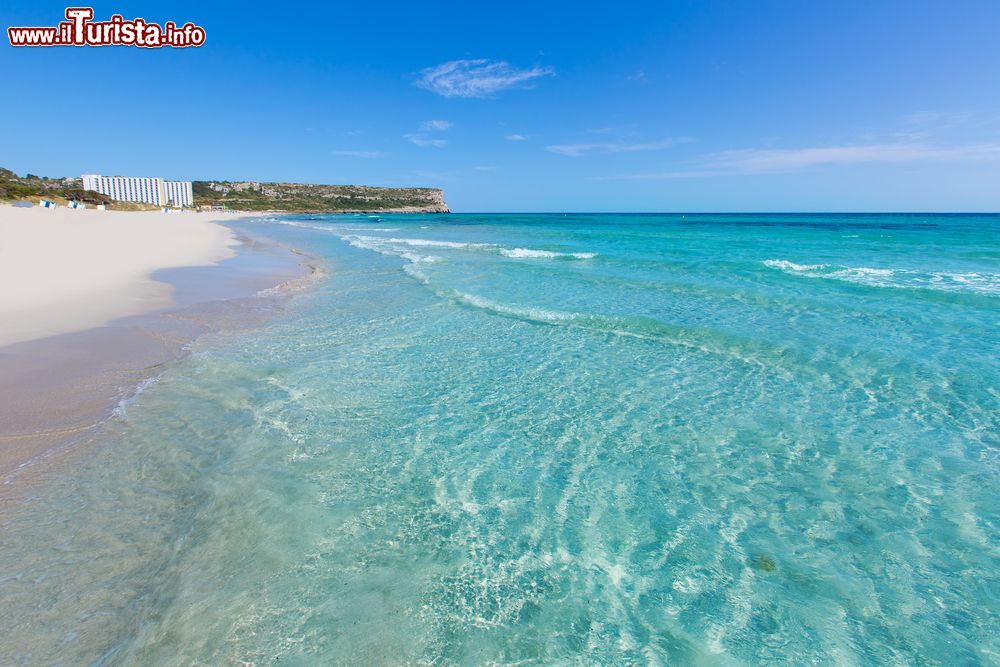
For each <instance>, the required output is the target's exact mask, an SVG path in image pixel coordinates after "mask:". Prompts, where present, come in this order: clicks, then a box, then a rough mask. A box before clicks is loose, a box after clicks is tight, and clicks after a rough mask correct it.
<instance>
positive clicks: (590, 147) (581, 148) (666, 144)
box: [545, 137, 690, 157]
mask: <svg viewBox="0 0 1000 667" xmlns="http://www.w3.org/2000/svg"><path fill="white" fill-rule="evenodd" d="M687 141H690V139H687V138H685V137H678V138H676V139H663V140H661V141H653V142H649V143H635V144H626V143H604V144H558V145H555V146H546V147H545V150H547V151H549V152H550V153H557V154H559V155H565V156H567V157H581V156H583V155H588V154H590V153H638V152H641V151H660V150H664V149H667V148H671V147H672V146H676V145H677V144H680V143H684V142H687Z"/></svg>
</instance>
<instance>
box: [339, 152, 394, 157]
mask: <svg viewBox="0 0 1000 667" xmlns="http://www.w3.org/2000/svg"><path fill="white" fill-rule="evenodd" d="M333 152H334V154H336V155H344V156H346V157H364V158H374V157H382V156H383V155H385V153H383V152H382V151H333Z"/></svg>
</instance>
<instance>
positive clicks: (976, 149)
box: [604, 142, 1000, 180]
mask: <svg viewBox="0 0 1000 667" xmlns="http://www.w3.org/2000/svg"><path fill="white" fill-rule="evenodd" d="M997 159H1000V144H995V143H981V144H968V145H957V146H956V145H939V144H928V143H919V142H900V143H880V144H862V145H852V146H825V147H820V148H787V149H758V148H749V149H741V150H730V151H720V152H717V153H710V154H708V155H706V156H704V157H703V158H700V159H698V160H694V161H693V162H688V163H686V164H685V165H683V166H682V168H681V169H678V170H674V171H663V172H657V173H646V174H627V175H623V176H612V177H604V178H605V179H606V178H611V179H631V180H663V179H671V178H692V177H701V176H721V175H739V174H765V173H778V172H790V171H802V170H805V169H810V168H813V167H821V166H828V165H833V166H849V165H858V164H876V163H908V162H923V161H936V160H941V161H943V160H959V161H961V160H997Z"/></svg>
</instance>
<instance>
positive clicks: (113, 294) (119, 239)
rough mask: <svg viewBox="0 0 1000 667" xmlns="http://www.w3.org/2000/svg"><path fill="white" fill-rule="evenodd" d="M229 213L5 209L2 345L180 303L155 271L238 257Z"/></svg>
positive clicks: (0, 231) (0, 219)
mask: <svg viewBox="0 0 1000 667" xmlns="http://www.w3.org/2000/svg"><path fill="white" fill-rule="evenodd" d="M220 218H223V216H219V215H217V216H214V217H213V216H211V215H209V214H197V213H171V214H163V213H161V212H159V211H149V212H116V211H98V210H94V209H85V210H73V209H69V208H66V207H60V208H58V209H55V210H50V209H44V208H41V207H38V206H34V207H32V208H15V207H13V206H0V239H2V244H0V284H3V285H4V286H5V289H4V290H2V291H0V317H2V319H3V321H4V326H3V327H2V329H0V347H3V346H5V345H10V344H12V343H17V342H21V341H25V340H31V339H35V338H42V337H45V336H52V335H56V334H61V333H67V332H70V331H82V330H84V329H89V328H92V327H95V326H98V325H100V324H104V323H107V322H110V321H111V320H114V319H117V318H119V317H124V316H126V315H136V314H139V313H143V312H149V311H151V310H155V309H157V308H163V307H165V306H168V305H170V304H171V297H170V295H171V291H172V290H171V288H170V286H169V285H168V284H166V283H163V282H160V281H156V280H153V278H152V273H153V272H155V271H158V270H161V269H167V268H175V267H182V266H202V265H212V264H216V263H218V262H220V261H222V260H224V259H228V258H230V257H233V255H234V254H235V251H234V246H235V245H236V244H237V242H236V239H235V237H234V235H233V233H232V231H231V230H229V229H228V228H226V227H224V226H222V225H219V224H216V221H217V220H219V219H220Z"/></svg>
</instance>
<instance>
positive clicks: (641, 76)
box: [625, 69, 649, 83]
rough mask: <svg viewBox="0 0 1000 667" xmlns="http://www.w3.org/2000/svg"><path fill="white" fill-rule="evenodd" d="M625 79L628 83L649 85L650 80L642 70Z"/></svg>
mask: <svg viewBox="0 0 1000 667" xmlns="http://www.w3.org/2000/svg"><path fill="white" fill-rule="evenodd" d="M625 78H626V80H627V81H631V82H632V83H649V79H648V78H647V77H646V73H645V72H643V71H642V70H641V69H640V70H636V71H635V72H634V73H633V74H629V75H628V76H627V77H625Z"/></svg>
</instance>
